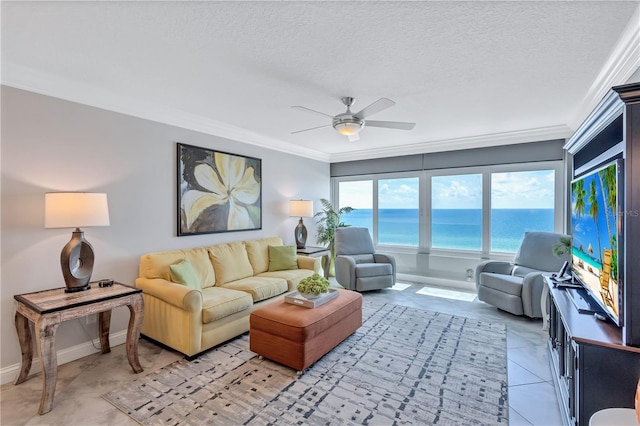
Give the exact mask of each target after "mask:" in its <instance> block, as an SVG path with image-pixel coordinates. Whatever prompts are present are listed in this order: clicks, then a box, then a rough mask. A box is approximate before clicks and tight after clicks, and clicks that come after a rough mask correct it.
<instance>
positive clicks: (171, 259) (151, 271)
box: [140, 247, 216, 288]
mask: <svg viewBox="0 0 640 426" xmlns="http://www.w3.org/2000/svg"><path fill="white" fill-rule="evenodd" d="M183 259H187V260H188V261H189V262H190V263H191V266H193V269H195V271H196V273H197V275H198V281H199V283H200V288H206V287H211V286H213V285H214V284H215V282H216V275H215V272H214V271H213V266H211V260H210V259H209V253H208V251H207V248H206V247H199V248H192V249H185V250H172V251H165V252H158V253H149V254H145V255H143V256H142V257H140V276H141V277H142V278H150V279H153V278H162V279H163V280H167V281H172V280H171V271H170V269H169V266H170V265H173V264H175V263H178V262H180V261H181V260H183Z"/></svg>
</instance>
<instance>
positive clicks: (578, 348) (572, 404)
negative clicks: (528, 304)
mask: <svg viewBox="0 0 640 426" xmlns="http://www.w3.org/2000/svg"><path fill="white" fill-rule="evenodd" d="M546 281H547V282H546V285H548V286H549V290H550V291H549V293H550V295H551V300H552V303H551V304H550V312H549V313H550V317H549V359H550V362H551V365H552V373H553V374H554V381H555V384H556V389H557V391H558V400H559V401H560V408H561V412H562V416H563V418H564V420H565V423H566V424H570V425H588V424H589V418H590V417H591V415H593V413H595V412H596V411H598V410H601V409H603V408H609V407H629V408H633V404H634V395H635V390H636V383H637V382H638V373H637V372H639V371H640V348H637V347H633V346H626V345H623V344H622V330H621V329H620V328H619V327H617V326H615V325H613V324H611V323H608V322H604V321H600V320H598V319H596V318H595V317H594V316H593V315H592V314H588V313H584V314H582V313H579V312H578V310H577V309H576V307H575V306H574V305H573V303H572V302H571V300H570V298H569V295H568V293H567V290H564V289H562V290H561V289H557V288H555V286H554V283H553V280H552V279H551V278H547V279H546ZM634 372H636V373H634Z"/></svg>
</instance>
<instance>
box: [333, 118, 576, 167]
mask: <svg viewBox="0 0 640 426" xmlns="http://www.w3.org/2000/svg"><path fill="white" fill-rule="evenodd" d="M571 133H572V132H571V129H570V128H569V127H568V126H566V125H558V126H549V127H540V128H536V129H528V130H517V131H513V132H504V133H493V134H488V135H480V136H469V137H463V138H454V139H442V140H437V141H428V142H421V143H416V144H410V145H404V146H394V147H384V148H377V149H367V150H361V151H355V152H344V153H338V154H332V155H331V162H332V163H340V162H343V161H356V160H367V159H371V158H386V157H398V156H402V155H413V154H428V153H430V152H440V151H456V150H461V149H473V148H484V147H489V146H503V145H513V144H517V143H528V142H540V141H546V140H553V139H566V138H567V137H569V136H570V135H571Z"/></svg>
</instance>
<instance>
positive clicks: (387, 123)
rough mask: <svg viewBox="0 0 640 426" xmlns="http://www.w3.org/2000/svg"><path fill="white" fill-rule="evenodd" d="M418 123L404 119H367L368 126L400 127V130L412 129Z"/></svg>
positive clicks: (366, 124)
mask: <svg viewBox="0 0 640 426" xmlns="http://www.w3.org/2000/svg"><path fill="white" fill-rule="evenodd" d="M415 125H416V123H405V122H403V121H373V120H367V121H366V122H365V126H366V127H369V126H371V127H386V128H388V129H400V130H411V129H413V127H414V126H415Z"/></svg>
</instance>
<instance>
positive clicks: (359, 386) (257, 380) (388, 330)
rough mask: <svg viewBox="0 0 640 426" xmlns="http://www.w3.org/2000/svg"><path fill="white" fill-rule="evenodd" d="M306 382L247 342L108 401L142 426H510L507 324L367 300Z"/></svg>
mask: <svg viewBox="0 0 640 426" xmlns="http://www.w3.org/2000/svg"><path fill="white" fill-rule="evenodd" d="M363 315H364V324H363V326H362V327H361V328H360V329H359V330H358V331H357V332H356V333H354V334H353V335H351V336H350V337H348V338H347V339H346V340H345V341H343V342H342V343H341V344H340V345H338V346H337V347H336V348H335V349H334V350H332V351H331V352H329V353H328V354H327V355H325V356H324V357H322V358H321V359H320V360H319V361H317V362H316V363H315V364H314V365H312V366H311V367H310V368H309V369H307V370H306V371H305V372H304V374H302V375H301V376H297V375H296V372H295V371H294V370H293V369H291V368H288V367H285V366H281V365H279V364H277V363H275V362H272V361H269V360H267V359H261V358H260V357H258V356H257V355H256V354H255V353H253V352H251V351H249V349H248V348H249V345H248V342H249V336H248V334H245V335H242V336H240V337H238V338H236V339H234V340H231V341H229V342H227V343H226V344H223V345H220V346H218V347H216V348H214V349H212V350H210V351H208V352H206V353H204V354H202V355H201V356H200V357H198V358H197V359H195V360H192V361H187V360H179V361H176V362H174V363H172V364H170V365H168V366H166V367H164V368H161V369H160V370H158V371H155V372H153V373H150V374H149V375H147V376H145V377H142V378H140V379H137V380H134V381H132V382H130V383H128V384H126V385H123V386H122V387H120V388H118V389H115V390H113V391H111V392H109V393H108V394H106V395H104V398H105V399H106V400H107V401H109V402H110V403H112V404H113V405H115V406H116V407H118V408H119V409H120V410H122V411H123V412H124V413H126V414H128V415H129V416H130V417H131V418H133V419H134V420H136V421H137V422H139V423H140V424H143V425H160V424H162V425H206V424H216V425H218V424H219V425H241V424H246V425H268V424H305V425H308V424H312V425H315V424H345V425H350V424H371V425H382V424H421V425H422V424H443V425H460V424H465V425H493V424H508V413H509V408H508V400H507V353H506V328H505V325H504V324H500V323H489V322H486V321H480V320H475V319H470V318H464V317H460V316H452V315H447V314H442V313H438V312H428V311H424V310H419V309H414V308H410V307H406V306H400V305H393V304H376V303H372V302H370V301H367V300H366V298H365V305H364V309H363Z"/></svg>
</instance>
